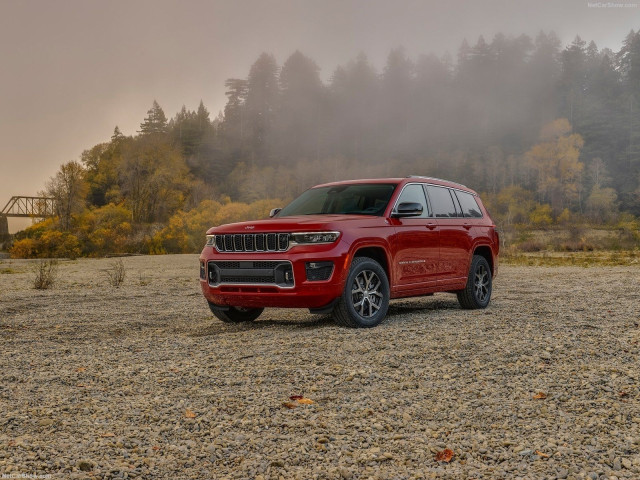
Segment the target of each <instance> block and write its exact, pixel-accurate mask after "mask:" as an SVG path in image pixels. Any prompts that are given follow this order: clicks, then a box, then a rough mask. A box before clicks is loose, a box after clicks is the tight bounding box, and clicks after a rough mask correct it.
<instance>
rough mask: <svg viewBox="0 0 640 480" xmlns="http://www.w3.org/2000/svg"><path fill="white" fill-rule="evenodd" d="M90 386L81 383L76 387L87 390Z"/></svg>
mask: <svg viewBox="0 0 640 480" xmlns="http://www.w3.org/2000/svg"><path fill="white" fill-rule="evenodd" d="M87 386H88V385H85V384H84V383H79V384H77V385H76V387H78V388H87Z"/></svg>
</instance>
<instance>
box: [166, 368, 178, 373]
mask: <svg viewBox="0 0 640 480" xmlns="http://www.w3.org/2000/svg"><path fill="white" fill-rule="evenodd" d="M169 371H170V372H173V373H178V372H179V371H180V370H178V369H177V368H170V369H169Z"/></svg>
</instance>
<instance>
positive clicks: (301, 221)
mask: <svg viewBox="0 0 640 480" xmlns="http://www.w3.org/2000/svg"><path fill="white" fill-rule="evenodd" d="M378 221H379V222H380V223H384V222H385V218H384V217H374V216H371V215H299V216H291V217H282V218H279V217H275V218H269V219H267V220H256V221H253V222H239V223H229V224H227V225H220V226H219V227H213V228H210V229H209V230H208V231H207V234H209V235H212V234H222V233H258V232H261V233H264V232H282V233H284V232H288V233H291V232H301V231H302V232H304V231H310V232H314V231H321V230H340V229H341V228H344V225H345V223H348V224H349V227H356V228H357V227H358V226H363V224H367V225H370V224H371V223H377V222H378Z"/></svg>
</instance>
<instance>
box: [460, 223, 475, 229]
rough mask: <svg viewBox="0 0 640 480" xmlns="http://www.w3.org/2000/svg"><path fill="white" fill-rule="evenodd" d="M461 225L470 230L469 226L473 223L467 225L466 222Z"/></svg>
mask: <svg viewBox="0 0 640 480" xmlns="http://www.w3.org/2000/svg"><path fill="white" fill-rule="evenodd" d="M462 226H463V227H464V228H466V229H467V230H471V227H472V226H473V225H469V224H468V223H464V224H463V225H462Z"/></svg>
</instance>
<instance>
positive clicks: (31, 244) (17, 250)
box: [9, 238, 38, 258]
mask: <svg viewBox="0 0 640 480" xmlns="http://www.w3.org/2000/svg"><path fill="white" fill-rule="evenodd" d="M9 253H10V254H11V258H36V257H37V256H38V242H37V241H36V240H34V239H33V238H23V239H22V240H18V241H16V242H14V243H13V246H12V247H11V250H10V251H9Z"/></svg>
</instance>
